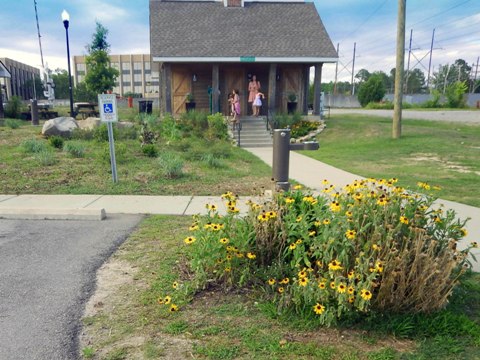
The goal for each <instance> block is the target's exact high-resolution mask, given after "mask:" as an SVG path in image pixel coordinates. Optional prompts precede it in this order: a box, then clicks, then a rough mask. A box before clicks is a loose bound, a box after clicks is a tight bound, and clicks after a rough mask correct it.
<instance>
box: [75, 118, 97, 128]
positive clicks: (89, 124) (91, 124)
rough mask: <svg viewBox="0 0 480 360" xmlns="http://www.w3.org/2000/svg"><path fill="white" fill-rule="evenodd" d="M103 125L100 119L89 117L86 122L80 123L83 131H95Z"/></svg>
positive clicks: (81, 121)
mask: <svg viewBox="0 0 480 360" xmlns="http://www.w3.org/2000/svg"><path fill="white" fill-rule="evenodd" d="M100 124H101V121H100V118H97V117H88V118H86V119H85V120H80V121H78V126H79V127H80V129H82V130H93V129H95V128H97V127H99V126H100Z"/></svg>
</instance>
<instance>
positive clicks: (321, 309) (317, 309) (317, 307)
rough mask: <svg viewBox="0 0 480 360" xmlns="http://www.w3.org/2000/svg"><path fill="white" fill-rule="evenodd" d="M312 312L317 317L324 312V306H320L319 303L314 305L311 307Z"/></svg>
mask: <svg viewBox="0 0 480 360" xmlns="http://www.w3.org/2000/svg"><path fill="white" fill-rule="evenodd" d="M313 311H314V312H315V314H317V315H322V314H323V312H324V311H325V306H323V305H322V304H320V303H316V304H315V306H314V307H313Z"/></svg>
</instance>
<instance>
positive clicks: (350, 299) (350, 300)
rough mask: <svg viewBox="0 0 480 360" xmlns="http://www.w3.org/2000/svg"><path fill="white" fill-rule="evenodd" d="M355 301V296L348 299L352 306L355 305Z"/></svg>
mask: <svg viewBox="0 0 480 360" xmlns="http://www.w3.org/2000/svg"><path fill="white" fill-rule="evenodd" d="M354 301H355V296H350V297H349V298H348V302H349V303H350V304H353V302H354Z"/></svg>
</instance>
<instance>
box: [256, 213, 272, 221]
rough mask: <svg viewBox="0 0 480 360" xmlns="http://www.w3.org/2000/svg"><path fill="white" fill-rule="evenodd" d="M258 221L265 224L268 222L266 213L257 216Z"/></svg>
mask: <svg viewBox="0 0 480 360" xmlns="http://www.w3.org/2000/svg"><path fill="white" fill-rule="evenodd" d="M257 219H258V220H260V222H265V221H268V219H269V217H268V215H267V214H266V213H261V214H260V215H258V216H257Z"/></svg>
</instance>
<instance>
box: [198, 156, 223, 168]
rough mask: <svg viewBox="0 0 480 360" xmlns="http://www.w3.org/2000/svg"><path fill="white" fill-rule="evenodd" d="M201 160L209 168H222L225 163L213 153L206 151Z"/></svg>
mask: <svg viewBox="0 0 480 360" xmlns="http://www.w3.org/2000/svg"><path fill="white" fill-rule="evenodd" d="M202 161H203V162H204V163H205V164H206V165H207V166H208V167H211V168H215V169H218V168H222V167H224V166H225V164H224V163H223V162H222V160H221V159H219V158H217V157H216V156H215V155H213V154H210V153H207V154H204V155H203V156H202Z"/></svg>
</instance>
